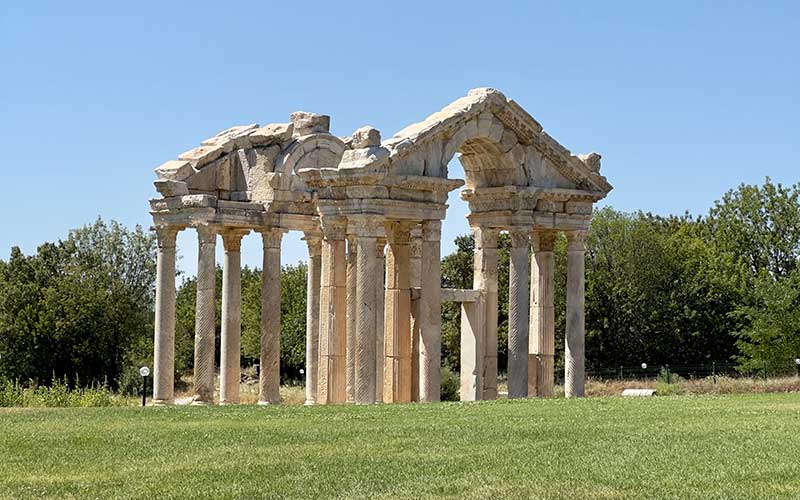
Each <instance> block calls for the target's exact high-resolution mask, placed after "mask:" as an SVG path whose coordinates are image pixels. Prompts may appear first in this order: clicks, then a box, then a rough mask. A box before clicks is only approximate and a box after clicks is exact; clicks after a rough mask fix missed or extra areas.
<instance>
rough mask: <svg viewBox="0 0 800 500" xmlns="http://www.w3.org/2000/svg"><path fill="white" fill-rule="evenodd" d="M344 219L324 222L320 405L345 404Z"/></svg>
mask: <svg viewBox="0 0 800 500" xmlns="http://www.w3.org/2000/svg"><path fill="white" fill-rule="evenodd" d="M346 227H347V222H346V221H344V220H341V219H333V220H327V221H326V220H324V219H323V221H322V232H323V240H322V278H321V289H320V301H319V309H320V314H319V368H318V372H317V378H318V385H317V402H318V403H320V404H336V403H344V402H345V398H346V388H345V383H346V381H345V377H346V371H347V370H346V369H347V366H346V356H347V317H346V316H347V286H346V285H347V263H346V258H347V256H346V248H345V230H346Z"/></svg>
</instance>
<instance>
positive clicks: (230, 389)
mask: <svg viewBox="0 0 800 500" xmlns="http://www.w3.org/2000/svg"><path fill="white" fill-rule="evenodd" d="M456 154H458V158H459V161H460V162H461V164H462V165H463V167H464V171H465V175H466V180H460V179H450V178H448V169H447V166H448V163H449V162H450V161H451V160H452V158H453V157H454V156H455V155H456ZM156 174H157V176H158V180H156V181H155V186H156V189H157V190H158V192H159V193H160V194H161V195H162V198H159V199H155V200H151V202H150V207H151V213H152V215H153V220H154V225H155V227H156V230H157V231H158V235H159V254H158V258H159V276H158V281H157V283H158V289H157V291H156V296H157V312H156V360H157V361H156V369H155V372H156V373H155V377H156V387H157V388H158V389H157V394H156V396H155V400H156V401H158V402H169V401H170V400H171V399H172V388H171V387H172V384H173V381H172V378H171V376H172V375H171V370H172V368H171V366H170V365H171V363H172V360H173V359H174V308H175V304H174V279H173V280H172V281H173V282H172V284H171V285H170V279H171V278H174V273H175V265H174V259H175V248H174V241H175V234H176V233H177V231H180V230H183V229H185V228H189V227H193V228H196V229H197V231H198V233H199V236H200V238H199V244H200V246H201V250H202V251H201V253H200V256H199V260H198V276H202V279H203V283H204V285H203V289H202V290H200V289H198V308H197V311H198V312H197V321H198V325H197V338H196V349H195V355H196V356H195V357H196V366H197V367H199V368H197V369H198V370H199V372H198V373H196V374H195V375H196V376H195V380H196V384H195V401H196V402H197V403H198V404H208V403H211V402H213V400H214V395H213V393H214V387H213V371H214V367H213V359H214V353H213V351H214V345H213V334H212V333H213V332H211V330H209V328H211V327H213V324H214V321H215V320H214V314H215V313H214V309H213V304H214V303H215V300H214V296H213V295H214V294H213V286H212V285H213V280H214V276H215V273H214V271H213V267H214V259H213V249H214V245H215V242H216V237H217V235H222V236H223V240H224V244H225V250H226V259H225V266H224V277H223V281H224V287H223V307H224V311H223V324H224V329H223V330H224V331H223V341H222V342H223V345H222V351H223V354H224V356H223V359H224V363H223V364H224V366H223V367H222V373H221V378H222V380H223V386H224V387H223V388H222V393H221V401H222V402H225V403H235V402H237V401H238V400H239V399H238V388H237V386H236V383H235V380H237V374H238V370H239V368H238V367H237V366H235V365H236V363H235V357H236V355H235V353H236V352H237V351H238V350H239V336H240V334H241V332H240V329H241V328H240V308H241V304H240V301H241V293H240V290H238V288H240V280H239V278H238V276H239V273H240V269H239V262H240V257H239V242H240V241H241V238H242V237H243V236H244V235H245V234H246V233H248V232H249V231H256V232H259V233H261V235H262V238H263V240H264V252H265V253H264V285H263V288H262V308H263V313H262V360H261V366H262V370H261V381H260V388H261V391H260V397H259V400H260V402H261V403H263V404H272V403H275V402H277V401H278V399H279V396H278V387H279V385H278V384H279V381H278V374H279V367H278V365H277V363H278V352H279V333H280V286H279V278H280V243H281V236H282V234H283V233H285V232H286V231H288V230H295V231H302V232H304V234H305V239H306V240H307V241H308V242H309V262H310V264H309V266H310V267H309V268H310V272H309V275H308V277H309V283H308V293H309V309H308V317H309V322H308V328H307V330H308V331H307V335H308V339H307V350H308V353H307V364H308V366H307V370H306V374H307V375H306V376H307V385H308V386H309V387H307V402H308V403H309V404H311V403H323V404H324V403H340V402H344V401H345V400H347V401H352V402H355V403H371V402H374V401H376V400H377V401H384V402H392V401H412V400H413V401H417V400H421V401H432V400H438V398H439V372H438V369H437V367H438V366H439V363H440V357H441V355H440V351H441V324H440V322H441V317H440V315H441V301H442V300H459V301H460V302H462V355H461V356H462V364H463V366H465V367H466V368H465V370H463V371H462V398H463V399H493V398H495V397H496V396H497V371H498V366H497V349H496V338H497V337H496V336H497V293H498V292H497V236H498V235H499V233H500V231H511V232H512V238H513V241H514V245H513V247H514V248H513V254H514V255H513V259H512V263H511V266H512V269H511V271H512V276H511V284H510V286H511V296H512V297H511V299H510V301H511V304H510V308H511V309H512V311H511V312H512V314H511V315H510V332H509V357H510V360H509V378H510V379H513V380H510V381H509V395H510V397H521V396H525V395H527V394H531V395H534V394H535V395H547V394H549V393H551V392H552V378H553V377H552V366H553V359H552V358H553V353H552V344H553V341H552V337H553V321H552V319H551V318H552V291H551V289H552V286H553V285H552V279H553V277H552V273H553V266H552V248H549V249H548V247H547V245H542V243H541V242H542V241H550V238H551V237H552V235H554V234H555V233H556V232H558V231H564V232H566V233H567V235H568V238H569V241H570V259H569V263H570V264H569V267H570V270H569V276H570V279H569V282H568V295H569V297H568V311H567V312H568V327H567V330H568V331H567V337H568V342H567V353H568V356H569V357H570V359H569V360H568V361H569V362H568V363H566V365H567V367H568V370H567V376H568V377H570V380H568V383H567V387H568V393H569V394H570V395H582V391H583V380H582V378H583V321H584V320H583V309H582V308H583V300H584V299H583V293H584V292H583V278H582V274H583V250H582V243H581V242H582V241H583V239H582V238H583V235H585V233H586V231H587V230H588V229H589V224H590V220H591V214H592V207H593V204H594V203H595V202H596V201H598V200H600V199H602V198H604V197H605V196H606V195H607V193H608V192H609V191H610V190H611V189H612V188H611V185H610V184H608V182H607V181H606V179H605V177H603V176H602V175H600V155H598V154H597V153H590V154H586V155H573V154H572V153H570V151H569V150H567V149H566V148H564V147H563V146H561V145H560V144H558V143H557V142H556V141H555V140H554V139H553V138H552V137H550V136H549V135H548V134H547V133H546V132H545V131H544V130H543V128H542V126H541V125H540V124H539V123H538V122H537V121H536V120H535V119H533V118H532V117H531V116H530V115H529V114H528V113H527V112H525V110H523V109H522V108H521V107H520V106H519V105H518V104H517V103H516V102H514V101H513V100H510V99H507V98H506V97H505V96H504V95H503V94H502V93H500V92H498V91H497V90H494V89H489V88H481V89H474V90H472V91H470V92H469V94H468V95H467V96H464V97H462V98H460V99H458V100H456V101H454V102H453V103H451V104H449V105H448V106H446V107H444V108H443V109H442V110H440V111H438V112H436V113H434V114H432V115H430V116H429V117H428V118H426V119H425V120H423V121H421V122H418V123H415V124H412V125H410V126H408V127H406V128H404V129H403V130H401V131H400V132H398V133H397V134H395V135H394V136H392V137H391V138H390V139H388V140H385V141H381V134H380V132H379V131H378V130H377V129H375V128H373V127H369V126H365V127H361V128H359V129H358V130H356V131H355V132H354V133H353V134H352V135H351V136H349V137H336V136H334V135H332V134H331V133H330V117H328V116H326V115H318V114H314V113H307V112H299V111H298V112H295V113H292V115H291V117H290V121H289V122H288V123H272V124H267V125H264V126H263V127H260V126H258V125H257V124H252V125H242V126H236V127H231V128H229V129H226V130H224V131H222V132H220V133H219V134H217V135H215V136H214V137H212V138H209V139H206V140H205V141H202V142H201V143H200V145H199V146H198V147H196V148H194V149H192V150H190V151H187V152H185V153H182V154H180V155H178V159H177V160H170V161H167V162H166V163H164V164H162V165H161V166H159V167H158V168H156ZM461 186H465V188H464V189H463V190H462V191H461V197H462V199H464V200H465V201H467V203H468V204H469V208H470V215H469V216H468V219H469V222H470V225H471V227H472V230H473V233H474V235H475V238H476V254H475V283H474V287H473V288H474V289H473V290H471V291H458V292H456V291H447V292H443V291H441V290H439V286H438V284H439V283H440V268H439V261H440V257H441V255H440V237H441V230H440V227H441V221H442V220H443V219H444V218H445V215H446V211H447V198H448V194H449V193H450V192H451V191H453V190H455V189H457V188H459V187H461ZM531 244H533V251H534V257H533V259H532V260H531V261H530V262H528V257H527V256H528V249H529V248H530V246H531ZM531 272H533V274H532V275H531ZM198 280H200V278H198ZM209 280H211V281H209ZM529 289H530V301H528V300H527V299H526V297H527V296H528V295H529V293H528V290H529ZM578 308H580V311H578ZM529 321H530V325H528V322H529ZM209 325H211V326H209ZM376 331H379V332H380V333H379V334H376ZM529 334H530V336H534V335H535V338H531V341H530V342H529ZM209 335H211V337H209ZM209 339H211V340H209ZM512 344H513V345H512ZM493 346H495V347H493ZM209 360H210V361H209ZM168 372H170V373H168Z"/></svg>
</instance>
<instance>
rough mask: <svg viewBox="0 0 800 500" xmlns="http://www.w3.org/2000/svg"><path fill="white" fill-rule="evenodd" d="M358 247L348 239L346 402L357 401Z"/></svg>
mask: <svg viewBox="0 0 800 500" xmlns="http://www.w3.org/2000/svg"><path fill="white" fill-rule="evenodd" d="M357 255H358V246H357V244H356V238H355V237H354V236H352V235H348V237H347V356H346V358H345V361H346V363H347V373H346V376H345V388H346V389H345V390H346V394H347V399H346V401H347V402H348V403H352V402H354V401H355V379H356V259H357V258H358V257H357Z"/></svg>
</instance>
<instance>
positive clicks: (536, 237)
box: [531, 230, 557, 252]
mask: <svg viewBox="0 0 800 500" xmlns="http://www.w3.org/2000/svg"><path fill="white" fill-rule="evenodd" d="M556 234H557V233H556V232H555V231H540V230H535V231H532V232H531V244H532V245H533V251H534V252H552V251H553V247H554V246H555V242H556Z"/></svg>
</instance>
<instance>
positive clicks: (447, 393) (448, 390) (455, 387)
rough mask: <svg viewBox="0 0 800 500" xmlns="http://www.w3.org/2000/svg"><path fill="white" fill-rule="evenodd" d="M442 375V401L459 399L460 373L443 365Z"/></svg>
mask: <svg viewBox="0 0 800 500" xmlns="http://www.w3.org/2000/svg"><path fill="white" fill-rule="evenodd" d="M441 374H442V375H441V376H442V392H441V397H442V401H458V400H459V399H460V393H461V381H460V380H459V378H458V375H456V374H455V373H453V371H452V370H450V368H448V367H446V366H443V367H442V371H441Z"/></svg>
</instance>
